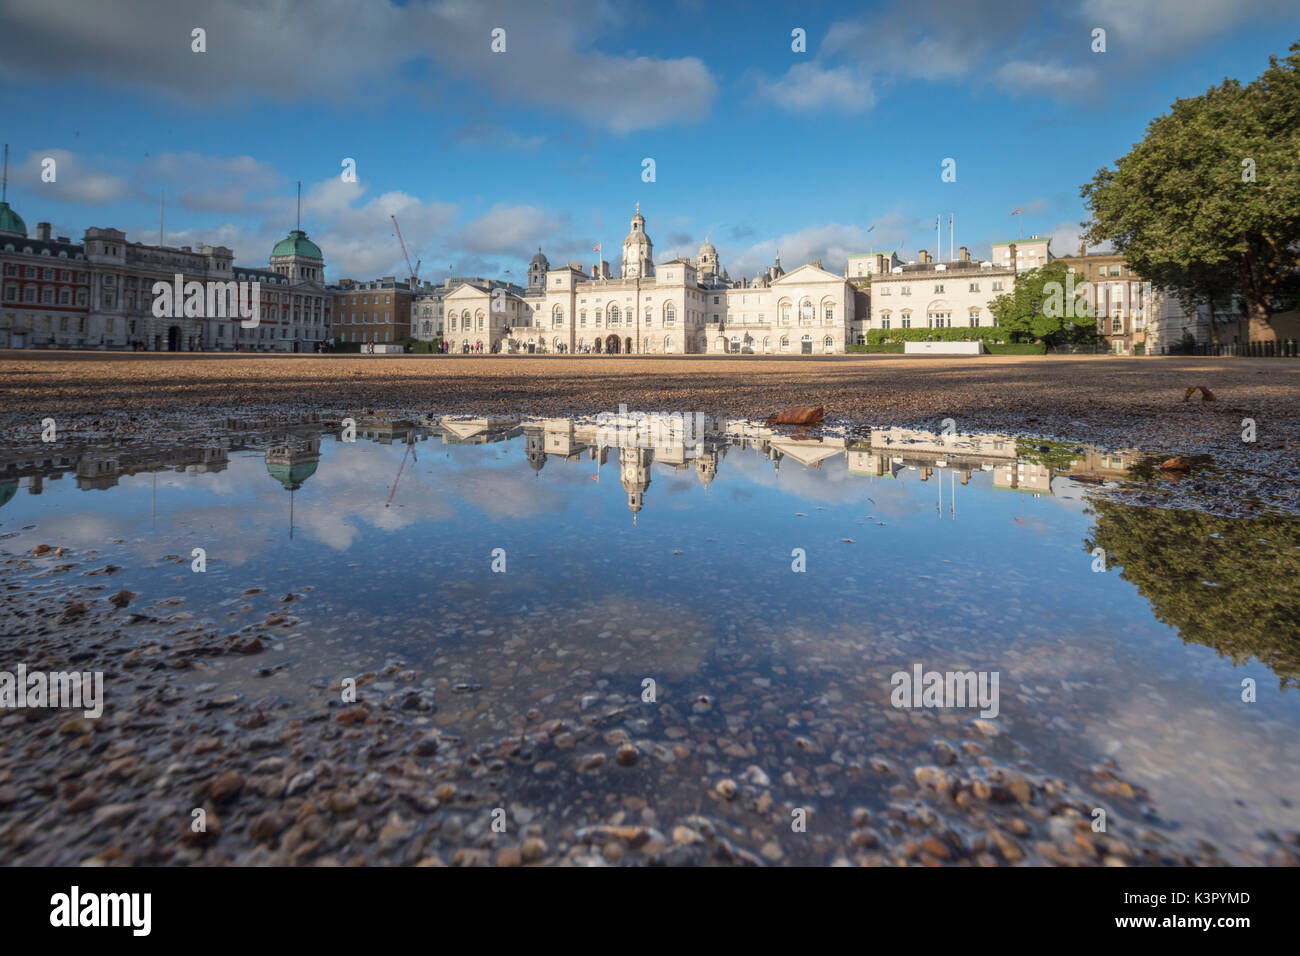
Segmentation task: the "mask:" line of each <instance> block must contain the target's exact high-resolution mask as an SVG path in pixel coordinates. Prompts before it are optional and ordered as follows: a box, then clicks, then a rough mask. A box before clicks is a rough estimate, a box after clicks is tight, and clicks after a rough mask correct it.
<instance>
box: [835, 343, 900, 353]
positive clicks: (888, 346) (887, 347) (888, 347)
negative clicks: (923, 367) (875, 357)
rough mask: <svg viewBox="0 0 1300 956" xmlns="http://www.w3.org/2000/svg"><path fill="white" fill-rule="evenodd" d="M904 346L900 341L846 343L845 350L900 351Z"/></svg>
mask: <svg viewBox="0 0 1300 956" xmlns="http://www.w3.org/2000/svg"><path fill="white" fill-rule="evenodd" d="M904 348H906V346H905V345H903V343H902V342H883V343H881V344H880V345H846V346H844V350H845V351H846V352H891V353H894V352H902V351H903V349H904Z"/></svg>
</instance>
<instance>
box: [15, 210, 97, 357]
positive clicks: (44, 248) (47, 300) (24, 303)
mask: <svg viewBox="0 0 1300 956" xmlns="http://www.w3.org/2000/svg"><path fill="white" fill-rule="evenodd" d="M89 300H90V263H88V262H87V261H86V256H85V252H84V249H83V247H82V245H81V244H80V243H74V242H72V241H71V240H70V239H69V238H68V237H67V236H58V237H57V238H51V236H50V224H49V223H48V222H42V223H38V224H37V226H36V238H35V239H29V238H28V237H27V224H26V223H25V222H23V220H22V217H21V216H19V215H18V214H17V213H16V212H14V210H12V209H11V208H10V207H9V204H8V203H7V202H0V348H13V349H22V348H76V347H78V346H80V345H82V344H83V343H84V341H85V337H86V329H87V321H86V319H87V315H88V314H89Z"/></svg>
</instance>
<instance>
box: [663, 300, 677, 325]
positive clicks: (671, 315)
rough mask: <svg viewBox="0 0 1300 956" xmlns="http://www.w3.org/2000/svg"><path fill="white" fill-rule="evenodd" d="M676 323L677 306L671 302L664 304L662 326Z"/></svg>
mask: <svg viewBox="0 0 1300 956" xmlns="http://www.w3.org/2000/svg"><path fill="white" fill-rule="evenodd" d="M676 321H677V306H675V305H673V304H672V303H671V302H665V303H664V325H673V324H674V323H675V322H676Z"/></svg>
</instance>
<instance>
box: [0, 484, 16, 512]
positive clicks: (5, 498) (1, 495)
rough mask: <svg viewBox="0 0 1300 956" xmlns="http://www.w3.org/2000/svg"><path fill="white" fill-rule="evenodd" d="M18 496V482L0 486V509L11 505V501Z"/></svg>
mask: <svg viewBox="0 0 1300 956" xmlns="http://www.w3.org/2000/svg"><path fill="white" fill-rule="evenodd" d="M16 494H18V482H16V481H6V482H5V483H4V484H3V485H0V508H3V507H4V506H5V505H7V504H9V500H10V499H11V498H13V496H14V495H16Z"/></svg>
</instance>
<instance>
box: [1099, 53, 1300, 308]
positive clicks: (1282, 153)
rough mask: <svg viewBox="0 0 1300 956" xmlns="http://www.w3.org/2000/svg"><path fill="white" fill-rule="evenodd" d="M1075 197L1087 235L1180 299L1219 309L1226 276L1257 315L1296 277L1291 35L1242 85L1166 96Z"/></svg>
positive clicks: (1297, 163)
mask: <svg viewBox="0 0 1300 956" xmlns="http://www.w3.org/2000/svg"><path fill="white" fill-rule="evenodd" d="M1081 194H1082V196H1083V198H1084V200H1085V203H1086V205H1087V206H1088V209H1089V210H1090V211H1091V213H1092V219H1091V221H1090V222H1086V223H1083V225H1084V227H1085V228H1086V236H1087V239H1088V241H1089V242H1093V243H1102V242H1111V243H1113V244H1114V246H1115V248H1116V249H1117V250H1118V251H1119V252H1122V253H1123V254H1124V256H1125V258H1126V259H1127V260H1128V262H1129V264H1130V265H1131V266H1132V267H1133V269H1134V270H1135V271H1136V272H1137V273H1138V274H1139V275H1141V276H1142V277H1143V278H1144V279H1147V280H1149V281H1150V282H1152V283H1153V284H1154V285H1157V286H1160V287H1163V288H1167V289H1169V290H1170V291H1171V292H1173V293H1174V294H1175V296H1177V297H1178V298H1179V299H1180V300H1181V301H1183V302H1189V301H1197V300H1204V299H1206V298H1209V299H1210V300H1211V301H1212V302H1214V303H1215V304H1218V305H1221V304H1222V297H1223V295H1224V283H1225V276H1227V277H1230V279H1231V283H1232V286H1233V290H1234V291H1235V292H1236V293H1237V294H1238V295H1240V296H1241V298H1242V299H1243V300H1244V302H1245V304H1246V308H1247V312H1248V314H1249V316H1250V317H1251V319H1253V320H1256V321H1261V322H1264V323H1267V322H1268V321H1269V317H1270V314H1271V313H1272V312H1273V311H1274V310H1275V308H1287V307H1289V306H1291V305H1293V302H1289V301H1286V300H1287V299H1288V298H1289V297H1291V296H1293V295H1294V292H1295V288H1296V283H1297V281H1300V43H1297V44H1293V45H1292V46H1291V55H1290V56H1288V57H1286V58H1284V59H1281V60H1279V59H1278V58H1277V57H1276V56H1272V57H1269V66H1268V69H1267V70H1265V71H1264V73H1263V74H1262V75H1261V76H1260V77H1259V78H1258V79H1257V80H1255V81H1254V82H1252V83H1250V84H1249V85H1246V86H1242V85H1241V83H1240V82H1239V81H1237V80H1234V79H1225V80H1224V81H1223V83H1222V84H1221V85H1219V86H1215V87H1211V88H1210V89H1209V90H1207V91H1206V92H1205V93H1203V94H1202V95H1200V96H1197V97H1193V98H1190V99H1180V100H1178V101H1177V102H1175V103H1174V104H1173V106H1172V107H1171V109H1170V111H1169V112H1168V113H1166V114H1164V115H1163V116H1159V117H1157V118H1156V119H1155V120H1153V121H1152V122H1151V124H1150V125H1149V126H1148V127H1147V133H1146V136H1145V137H1144V138H1143V140H1142V141H1141V142H1140V143H1138V144H1137V145H1136V146H1134V147H1133V149H1132V150H1131V151H1130V152H1129V153H1128V155H1127V156H1124V157H1122V158H1120V159H1119V160H1118V161H1117V162H1116V163H1115V168H1114V169H1110V168H1102V169H1099V170H1098V171H1097V174H1096V176H1094V177H1093V179H1092V181H1091V182H1089V183H1086V184H1085V185H1084V186H1083V187H1082V190H1081Z"/></svg>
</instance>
